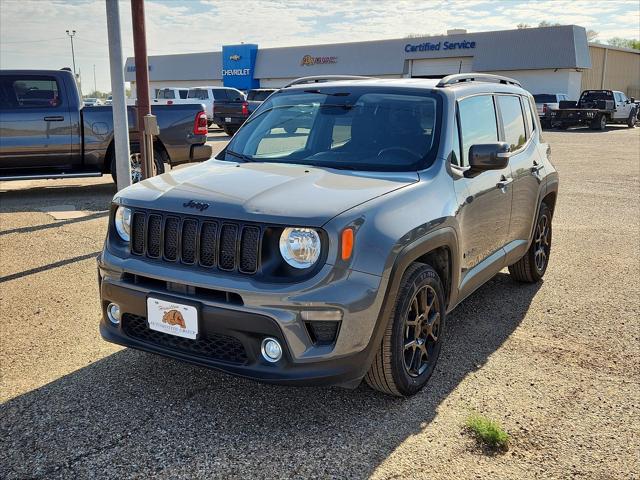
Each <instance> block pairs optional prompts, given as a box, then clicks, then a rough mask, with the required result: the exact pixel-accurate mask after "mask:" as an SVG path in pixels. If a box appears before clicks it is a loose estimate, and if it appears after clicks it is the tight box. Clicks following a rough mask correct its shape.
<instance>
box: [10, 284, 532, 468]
mask: <svg viewBox="0 0 640 480" xmlns="http://www.w3.org/2000/svg"><path fill="white" fill-rule="evenodd" d="M540 286H541V285H540V284H533V285H523V284H517V283H515V282H513V281H512V280H511V279H510V277H509V276H508V275H507V274H504V273H501V274H498V275H497V276H496V277H495V278H494V279H493V280H491V281H490V282H488V283H487V284H486V285H485V286H484V287H482V288H481V289H480V290H478V291H477V292H476V293H475V294H474V295H472V296H471V297H470V298H469V299H467V300H466V301H465V302H464V303H463V304H462V305H460V306H459V307H458V309H456V310H455V312H454V313H453V314H452V315H450V316H449V325H448V332H447V337H446V344H445V345H444V347H443V350H442V356H441V359H440V362H439V364H438V366H437V368H436V370H435V372H434V374H433V377H432V378H431V380H430V382H429V384H428V386H427V388H426V389H425V390H424V391H422V392H421V393H419V394H418V395H416V396H414V397H412V398H409V399H397V398H392V397H387V396H384V395H381V394H378V393H377V392H374V391H372V390H370V389H369V388H368V387H366V386H365V385H364V384H363V385H361V386H360V387H359V388H357V389H356V390H343V389H339V388H286V387H280V386H272V385H264V384H259V383H256V382H252V381H249V380H245V379H240V378H235V377H230V376H227V375H225V374H222V373H218V372H216V371H212V370H207V369H202V368H196V367H193V366H190V365H186V364H183V363H180V362H177V361H173V360H169V359H164V358H161V357H158V356H154V355H151V354H146V353H142V352H138V351H134V350H127V349H125V350H122V351H119V352H117V353H114V354H112V355H110V356H108V357H105V358H103V359H101V360H99V361H97V362H95V363H93V364H91V365H89V366H87V367H85V368H81V369H79V370H77V371H75V372H73V373H71V374H69V375H67V376H65V377H62V378H59V379H58V380H56V381H54V382H52V383H50V384H48V385H45V386H43V387H41V388H38V389H36V390H33V391H31V392H28V393H26V394H23V395H21V396H19V397H17V398H14V399H12V400H9V401H8V402H6V403H5V404H4V405H2V407H0V411H1V412H2V413H1V415H0V434H1V437H2V439H1V440H0V445H1V446H2V448H0V476H1V477H3V478H24V477H29V478H68V477H74V478H84V477H96V476H98V477H108V478H124V477H136V478H151V477H170V478H176V477H184V478H195V477H201V478H212V477H216V478H229V477H234V478H248V477H254V476H256V477H257V476H264V475H265V474H267V475H268V476H270V477H273V478H283V477H296V478H307V477H309V476H315V477H332V478H335V477H339V478H366V477H368V476H369V475H370V474H371V473H372V472H373V471H374V470H375V469H376V467H377V466H378V465H380V464H381V463H382V462H384V461H385V459H386V458H387V457H388V456H389V455H390V454H391V453H392V452H393V451H394V450H395V449H396V448H397V447H398V446H399V445H400V444H402V443H403V442H404V441H405V439H407V438H409V437H410V436H412V435H414V434H416V433H418V432H420V431H422V430H423V429H424V428H425V426H426V425H428V424H429V423H430V422H431V421H432V420H433V418H434V417H435V415H436V413H437V410H438V407H439V405H440V404H441V403H442V402H443V400H445V399H446V398H447V396H448V395H449V394H450V393H451V392H452V391H453V390H454V389H455V388H456V386H458V384H460V382H462V381H463V380H464V378H465V377H466V376H467V375H468V374H469V373H471V372H473V371H475V370H477V369H479V368H482V366H483V365H484V364H485V362H486V361H487V359H488V358H489V356H490V355H491V354H492V353H493V352H495V351H496V350H497V349H499V348H500V346H501V345H502V344H503V343H504V342H505V340H506V339H507V338H508V337H509V336H510V335H511V334H512V333H513V331H514V330H515V329H516V328H517V327H518V325H519V324H520V322H521V321H522V320H523V318H524V317H525V315H526V313H527V311H528V309H529V305H530V303H531V301H532V299H533V298H534V296H535V295H536V292H537V291H538V289H539V288H540ZM14 368H17V367H14ZM513 375H518V372H513ZM426 449H428V446H425V454H427V453H428V452H427V450H426Z"/></svg>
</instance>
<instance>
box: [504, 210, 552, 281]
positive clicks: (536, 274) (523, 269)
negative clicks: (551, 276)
mask: <svg viewBox="0 0 640 480" xmlns="http://www.w3.org/2000/svg"><path fill="white" fill-rule="evenodd" d="M551 220H552V214H551V210H550V209H549V207H548V206H547V204H546V203H544V202H543V203H542V204H541V205H540V211H539V212H538V218H537V219H536V224H535V227H534V231H533V240H532V242H531V246H530V247H529V249H528V250H527V253H525V254H524V255H523V257H522V258H521V259H520V260H518V261H517V262H516V263H514V264H513V265H509V273H510V274H511V276H512V277H513V278H514V279H515V280H517V281H519V282H526V283H533V282H537V281H538V280H540V279H541V278H542V277H543V276H544V274H545V272H546V271H547V266H548V265H549V255H550V254H551V236H552V228H551Z"/></svg>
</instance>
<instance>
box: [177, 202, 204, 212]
mask: <svg viewBox="0 0 640 480" xmlns="http://www.w3.org/2000/svg"><path fill="white" fill-rule="evenodd" d="M182 206H183V207H188V208H195V209H197V210H200V211H201V212H203V211H205V210H206V209H207V208H209V204H208V203H204V202H196V201H195V200H189V201H188V202H184V203H183V204H182Z"/></svg>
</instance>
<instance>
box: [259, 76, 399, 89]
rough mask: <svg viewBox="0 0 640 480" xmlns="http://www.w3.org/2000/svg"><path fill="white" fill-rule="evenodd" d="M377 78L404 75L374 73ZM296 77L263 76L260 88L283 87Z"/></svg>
mask: <svg viewBox="0 0 640 480" xmlns="http://www.w3.org/2000/svg"><path fill="white" fill-rule="evenodd" d="M312 75H322V73H317V72H316V73H313V72H309V76H312ZM343 75H352V74H351V73H349V72H344V73H343ZM372 76H373V77H375V78H402V75H372ZM294 80H295V78H261V79H260V88H282V87H284V86H285V85H286V84H287V83H289V82H293V81H294Z"/></svg>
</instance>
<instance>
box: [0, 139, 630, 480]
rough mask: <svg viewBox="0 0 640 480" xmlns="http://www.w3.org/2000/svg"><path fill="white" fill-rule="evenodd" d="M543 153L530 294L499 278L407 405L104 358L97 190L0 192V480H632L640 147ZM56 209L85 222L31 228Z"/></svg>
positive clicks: (63, 186) (117, 351)
mask: <svg viewBox="0 0 640 480" xmlns="http://www.w3.org/2000/svg"><path fill="white" fill-rule="evenodd" d="M546 136H547V138H548V139H549V140H550V142H551V144H552V148H553V161H554V163H555V164H556V166H557V167H558V170H559V171H560V175H561V186H560V189H561V190H560V197H559V200H558V207H557V210H556V215H555V218H554V239H553V241H554V245H553V253H552V256H551V264H550V267H549V270H548V271H547V275H546V277H545V281H544V282H543V283H541V284H539V285H530V286H522V285H518V284H515V283H514V282H512V280H511V279H510V278H509V276H508V274H506V273H504V272H503V273H500V274H499V275H498V276H496V277H495V278H494V279H493V280H492V281H490V282H489V283H488V284H487V285H485V286H484V287H483V288H481V289H480V290H479V291H477V292H476V293H475V294H474V295H472V296H471V297H470V298H469V299H467V300H466V301H465V302H464V303H463V304H462V305H461V306H460V307H458V309H456V311H455V312H454V313H453V315H452V316H451V317H450V320H449V330H448V335H447V343H446V344H445V346H444V348H443V354H442V357H441V360H440V362H439V365H438V367H437V369H436V372H435V373H434V375H433V377H432V380H431V382H430V383H429V385H428V388H427V389H426V390H425V391H423V392H422V393H421V394H419V395H417V396H415V397H413V398H411V399H408V400H399V399H393V398H387V397H384V396H382V395H379V394H377V393H375V392H373V391H372V390H370V389H369V388H367V387H366V386H364V385H361V386H360V387H359V388H358V389H357V390H355V391H349V390H343V389H338V388H331V389H317V388H306V389H294V388H283V387H277V386H268V385H262V384H258V383H254V382H251V381H247V380H242V379H238V378H234V377H230V376H227V375H224V374H221V373H217V372H214V371H209V370H205V369H202V368H196V367H193V366H190V365H186V364H182V363H179V362H177V361H172V360H168V359H164V358H160V357H157V356H153V355H150V354H146V353H142V352H138V351H134V350H127V349H121V348H119V347H116V346H114V345H111V344H108V343H106V342H103V341H102V340H101V338H100V336H99V333H98V328H97V325H98V319H99V307H98V292H97V282H96V267H95V258H94V257H95V256H96V255H97V253H98V252H99V250H100V249H101V247H102V242H103V238H104V232H105V228H106V213H105V211H106V209H107V208H108V205H109V201H110V199H111V197H112V195H113V194H114V193H115V190H114V187H113V185H112V184H111V182H110V178H104V179H92V180H69V181H41V182H14V183H2V184H0V325H1V342H2V343H1V351H0V361H1V367H2V389H1V400H2V402H3V404H2V406H1V407H0V447H1V448H0V477H1V478H47V479H49V478H144V479H147V478H172V479H176V478H251V477H262V476H269V477H271V478H286V477H294V478H332V477H333V478H367V477H372V478H405V477H409V478H427V477H429V478H432V479H434V478H436V479H439V478H442V479H451V478H571V477H575V478H588V479H605V478H606V479H609V478H638V472H640V460H639V458H640V420H639V419H640V371H639V370H640V369H639V358H640V357H639V355H638V354H639V353H640V352H639V345H640V326H639V320H638V319H639V318H640V311H639V310H640V253H639V245H640V220H639V219H640V189H639V173H640V172H639V169H640V129H635V130H630V129H627V128H613V127H612V128H609V129H608V130H607V131H606V132H591V131H589V130H571V131H568V132H549V133H546ZM212 140H215V141H214V145H216V148H220V147H221V146H222V145H224V140H225V139H224V138H223V137H220V136H219V135H217V136H215V138H212ZM64 205H67V206H71V207H66V208H67V209H69V208H71V209H72V210H80V211H82V212H84V213H81V214H78V213H75V214H71V215H69V212H64V211H60V212H57V213H56V212H53V213H46V212H47V211H49V212H51V211H52V210H65V208H60V206H64ZM52 215H53V216H52ZM77 215H80V216H78V217H77V218H69V217H73V216H77ZM54 216H56V217H58V218H66V219H62V220H55V219H54ZM470 410H475V411H478V412H480V413H482V414H485V415H488V416H489V417H492V418H495V419H497V420H499V421H500V422H502V424H503V426H504V427H505V428H506V430H507V431H508V432H509V433H510V434H511V435H512V442H511V448H510V449H509V451H508V452H506V453H504V454H494V455H489V454H487V453H485V452H483V451H482V450H481V449H480V448H478V447H477V446H476V444H475V441H474V440H473V439H472V438H470V437H469V436H468V435H467V434H466V433H465V432H464V430H463V427H462V425H463V422H464V419H465V417H466V416H467V414H468V413H469V411H470Z"/></svg>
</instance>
